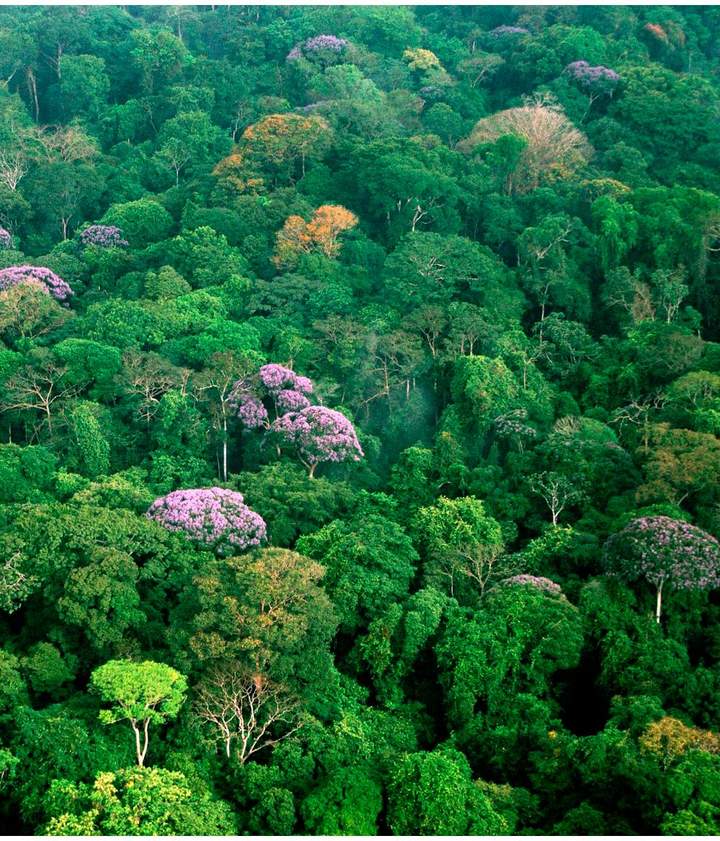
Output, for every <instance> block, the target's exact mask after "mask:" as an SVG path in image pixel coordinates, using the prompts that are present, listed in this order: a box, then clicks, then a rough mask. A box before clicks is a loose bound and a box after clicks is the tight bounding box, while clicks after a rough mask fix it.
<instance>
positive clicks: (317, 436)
mask: <svg viewBox="0 0 720 841" xmlns="http://www.w3.org/2000/svg"><path fill="white" fill-rule="evenodd" d="M313 390H314V388H313V384H312V381H311V380H309V379H308V378H307V377H302V376H299V375H298V374H296V373H295V372H294V371H292V370H291V369H290V368H286V367H285V366H284V365H277V364H276V363H271V364H270V365H263V366H262V368H260V370H259V371H258V372H257V374H255V375H254V376H253V377H249V378H245V379H242V380H238V381H237V382H236V383H235V385H234V386H233V390H232V392H231V394H230V405H231V408H232V409H233V410H234V412H235V414H236V416H237V417H238V419H239V420H240V422H241V423H242V424H243V426H245V427H246V428H247V429H264V430H267V431H272V432H273V433H274V434H275V436H276V440H277V441H279V442H281V443H282V444H285V445H287V446H290V447H292V448H294V449H295V451H296V452H297V454H298V456H299V458H300V461H302V463H303V464H304V465H305V466H306V467H307V468H308V471H309V475H310V478H314V476H315V470H316V468H317V466H318V464H320V463H321V462H327V461H332V462H341V461H348V460H353V461H359V459H360V458H361V457H362V455H363V451H362V448H361V447H360V444H359V442H358V439H357V435H356V434H355V429H354V428H353V425H352V424H351V423H350V421H349V420H348V419H347V418H346V417H345V415H343V414H342V413H341V412H337V411H335V410H333V409H328V408H326V407H325V406H317V405H312V404H311V403H310V397H309V396H310V395H312V393H313ZM279 454H280V447H279V446H278V455H279Z"/></svg>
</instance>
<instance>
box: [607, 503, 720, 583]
mask: <svg viewBox="0 0 720 841" xmlns="http://www.w3.org/2000/svg"><path fill="white" fill-rule="evenodd" d="M603 560H604V563H605V565H606V568H607V569H608V571H609V572H610V573H611V574H613V575H620V576H622V577H623V578H627V579H628V580H630V581H634V580H637V579H640V578H644V579H645V580H646V581H649V582H650V583H651V584H653V585H654V586H655V587H661V586H662V585H663V584H664V583H668V584H669V585H670V586H671V587H672V588H674V589H677V590H710V589H713V588H715V587H720V543H719V542H718V541H717V540H716V539H715V538H714V537H713V536H712V535H711V534H708V533H707V532H706V531H703V530H702V529H699V528H698V527H697V526H692V525H690V523H685V522H683V521H682V520H673V519H672V518H670V517H663V516H657V517H639V518H638V519H636V520H632V521H631V522H630V523H628V525H627V526H625V528H624V529H622V531H619V532H618V533H617V534H614V535H612V536H611V537H610V538H609V539H608V541H607V542H606V544H605V550H604V557H603Z"/></svg>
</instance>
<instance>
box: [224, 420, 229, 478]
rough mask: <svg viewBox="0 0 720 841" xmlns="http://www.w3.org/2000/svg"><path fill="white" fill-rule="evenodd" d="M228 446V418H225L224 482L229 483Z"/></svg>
mask: <svg viewBox="0 0 720 841" xmlns="http://www.w3.org/2000/svg"><path fill="white" fill-rule="evenodd" d="M227 464H228V445H227V418H223V482H227Z"/></svg>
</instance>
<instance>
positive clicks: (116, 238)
mask: <svg viewBox="0 0 720 841" xmlns="http://www.w3.org/2000/svg"><path fill="white" fill-rule="evenodd" d="M80 242H81V243H82V244H83V245H94V246H96V247H98V248H127V245H128V241H127V240H126V239H123V232H122V231H121V230H120V228H118V226H117V225H90V226H89V227H87V228H85V230H84V231H83V232H82V233H81V234H80Z"/></svg>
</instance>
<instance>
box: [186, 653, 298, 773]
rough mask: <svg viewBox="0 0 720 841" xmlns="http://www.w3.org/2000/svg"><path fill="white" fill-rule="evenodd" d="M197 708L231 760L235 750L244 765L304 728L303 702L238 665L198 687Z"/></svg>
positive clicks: (213, 674) (211, 677)
mask: <svg viewBox="0 0 720 841" xmlns="http://www.w3.org/2000/svg"><path fill="white" fill-rule="evenodd" d="M193 709H194V711H195V714H196V715H197V716H198V717H199V718H200V719H201V720H202V721H203V722H205V723H206V724H207V725H209V726H210V729H211V731H212V732H213V736H214V738H215V739H216V740H217V741H219V742H221V743H222V745H223V748H224V751H225V755H226V756H227V757H228V758H230V756H231V755H232V749H233V746H234V747H235V755H236V757H237V759H238V761H239V762H240V764H241V765H243V764H244V763H245V762H247V760H248V759H249V758H250V757H251V756H252V755H253V754H255V753H257V752H258V751H261V750H263V749H264V748H268V747H271V746H272V745H275V744H277V743H278V742H280V741H282V740H283V739H287V738H288V736H291V735H292V734H293V733H295V732H296V731H297V730H299V729H300V727H302V721H301V720H300V719H299V717H298V714H299V711H300V707H299V703H298V701H297V700H296V699H295V698H294V696H293V695H292V694H291V693H289V692H288V691H287V690H286V689H285V688H284V687H283V686H282V685H281V684H278V683H275V682H274V681H272V680H270V679H269V678H267V677H265V676H263V675H261V674H257V673H253V672H251V671H250V670H248V669H246V668H243V667H242V666H240V665H237V664H234V665H230V666H226V667H219V668H217V669H216V670H215V671H214V672H213V673H212V674H211V675H210V676H209V677H208V678H207V680H206V681H204V682H203V683H202V684H201V685H200V686H198V687H197V689H196V694H195V702H194V705H193Z"/></svg>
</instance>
